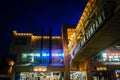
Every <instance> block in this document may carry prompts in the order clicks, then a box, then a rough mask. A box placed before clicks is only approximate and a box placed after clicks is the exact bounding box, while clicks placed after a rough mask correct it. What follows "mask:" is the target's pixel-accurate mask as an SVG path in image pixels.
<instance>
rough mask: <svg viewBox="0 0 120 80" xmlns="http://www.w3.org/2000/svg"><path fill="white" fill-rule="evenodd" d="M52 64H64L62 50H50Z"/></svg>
mask: <svg viewBox="0 0 120 80" xmlns="http://www.w3.org/2000/svg"><path fill="white" fill-rule="evenodd" d="M52 64H64V58H63V51H62V50H53V51H52Z"/></svg>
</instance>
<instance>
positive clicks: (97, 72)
mask: <svg viewBox="0 0 120 80" xmlns="http://www.w3.org/2000/svg"><path fill="white" fill-rule="evenodd" d="M91 66H92V67H91V71H92V78H93V80H101V79H103V80H104V79H108V80H120V46H119V43H116V44H114V45H113V46H111V47H108V48H107V49H105V50H103V51H101V52H100V53H99V54H98V56H96V57H94V58H93V59H92V62H91Z"/></svg>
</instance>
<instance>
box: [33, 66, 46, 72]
mask: <svg viewBox="0 0 120 80" xmlns="http://www.w3.org/2000/svg"><path fill="white" fill-rule="evenodd" d="M33 71H47V67H46V66H35V67H33Z"/></svg>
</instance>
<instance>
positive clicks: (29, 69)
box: [10, 31, 65, 80]
mask: <svg viewBox="0 0 120 80" xmlns="http://www.w3.org/2000/svg"><path fill="white" fill-rule="evenodd" d="M10 54H12V55H13V56H15V57H16V62H15V65H14V68H13V74H12V75H11V78H12V80H19V79H21V80H31V79H35V80H39V79H42V78H44V79H46V80H47V79H49V80H53V79H55V80H60V79H63V78H64V70H65V69H64V52H63V48H62V39H61V37H60V36H52V35H49V36H43V35H42V36H34V35H33V34H32V33H18V32H17V31H13V39H12V44H11V47H10Z"/></svg>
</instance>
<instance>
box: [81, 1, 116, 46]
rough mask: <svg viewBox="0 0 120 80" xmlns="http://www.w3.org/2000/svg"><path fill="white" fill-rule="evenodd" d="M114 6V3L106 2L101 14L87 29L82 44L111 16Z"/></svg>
mask: <svg viewBox="0 0 120 80" xmlns="http://www.w3.org/2000/svg"><path fill="white" fill-rule="evenodd" d="M110 6H111V7H110ZM114 7H115V6H114V3H111V4H106V5H105V6H104V9H102V11H101V12H100V13H99V15H98V16H97V17H96V18H95V19H94V21H92V22H91V24H90V25H89V27H88V28H87V30H86V31H85V35H84V36H83V38H82V40H81V42H80V45H81V46H83V45H84V44H85V43H86V42H87V40H89V39H90V37H91V36H92V35H93V34H94V33H95V32H96V31H97V30H98V29H99V28H100V27H101V25H102V24H103V23H104V22H105V20H106V19H107V18H109V17H110V15H111V14H112V12H113V10H114Z"/></svg>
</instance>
